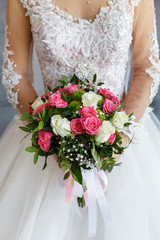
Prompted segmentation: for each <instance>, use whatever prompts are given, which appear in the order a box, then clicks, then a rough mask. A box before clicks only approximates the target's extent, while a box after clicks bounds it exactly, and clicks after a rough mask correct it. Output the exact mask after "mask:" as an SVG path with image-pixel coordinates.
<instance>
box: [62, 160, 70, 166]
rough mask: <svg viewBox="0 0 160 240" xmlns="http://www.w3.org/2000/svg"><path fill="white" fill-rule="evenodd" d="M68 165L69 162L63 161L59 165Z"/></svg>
mask: <svg viewBox="0 0 160 240" xmlns="http://www.w3.org/2000/svg"><path fill="white" fill-rule="evenodd" d="M69 163H70V161H68V160H65V161H62V162H61V165H66V164H69Z"/></svg>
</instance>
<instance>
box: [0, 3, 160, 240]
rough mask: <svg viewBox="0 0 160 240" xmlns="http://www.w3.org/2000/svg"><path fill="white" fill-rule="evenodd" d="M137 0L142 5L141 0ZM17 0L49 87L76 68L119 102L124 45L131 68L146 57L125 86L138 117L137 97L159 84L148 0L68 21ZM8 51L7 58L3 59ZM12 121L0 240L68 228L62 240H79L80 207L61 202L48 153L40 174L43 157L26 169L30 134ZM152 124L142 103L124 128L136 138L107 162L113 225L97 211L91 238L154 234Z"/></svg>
mask: <svg viewBox="0 0 160 240" xmlns="http://www.w3.org/2000/svg"><path fill="white" fill-rule="evenodd" d="M144 1H145V4H144V3H141V2H144ZM21 2H22V4H23V7H24V8H25V9H26V14H27V16H29V19H30V23H31V30H32V35H33V41H34V44H35V49H36V51H37V55H38V59H39V64H40V67H41V71H42V76H43V80H44V85H45V87H47V85H50V86H51V87H54V86H55V85H56V84H57V83H56V81H55V80H56V79H57V78H59V77H60V76H61V75H62V74H64V75H66V76H68V77H70V76H72V75H73V73H74V72H76V74H77V75H78V76H79V77H81V78H84V77H88V78H89V79H91V78H92V76H93V74H94V73H95V72H96V73H97V76H98V80H99V81H104V83H105V87H107V88H110V90H111V91H113V92H114V93H115V94H116V95H117V96H118V97H119V99H121V100H122V98H123V96H124V92H125V80H124V79H125V73H126V64H127V61H128V53H129V48H130V47H131V46H133V52H134V53H133V55H134V58H135V66H137V65H138V64H140V63H141V62H142V63H144V65H145V63H146V59H147V60H148V61H149V64H148V62H147V64H146V66H144V67H142V68H143V69H142V70H143V71H142V72H141V71H140V73H139V72H137V74H135V75H134V77H133V81H132V82H133V83H132V84H133V85H132V86H139V88H138V87H137V88H136V92H134V91H131V93H130V101H128V102H129V103H130V105H129V108H130V109H134V110H135V113H136V114H137V115H136V117H137V116H138V115H140V114H142V112H143V111H144V109H143V107H142V105H143V104H142V102H143V101H146V95H147V99H150V102H151V101H152V99H153V97H154V96H155V94H156V92H157V89H158V85H159V81H160V62H159V60H158V54H159V52H158V43H157V35H156V25H155V20H154V18H152V17H153V15H154V9H153V6H152V1H149V0H142V1H141V0H131V1H129V0H110V1H108V5H107V6H104V7H102V8H101V10H100V12H99V14H98V15H97V17H96V19H95V20H94V21H92V22H90V21H89V20H84V19H78V22H77V21H76V22H75V19H73V17H72V16H71V15H69V14H67V13H65V11H62V10H60V9H59V8H58V7H55V6H54V5H53V3H51V1H50V0H45V1H43V0H35V1H34V0H21ZM139 4H142V5H143V4H144V5H143V6H145V7H144V9H142V10H141V14H142V15H143V13H144V16H146V15H147V13H146V10H148V11H149V13H150V14H151V15H149V14H148V15H147V18H150V19H149V24H150V25H151V26H152V27H149V26H150V25H149V24H143V27H144V29H141V28H140V27H139V28H138V26H139V24H141V21H142V22H143V19H141V18H140V17H137V19H138V20H137V22H138V21H139V22H140V23H138V24H137V22H136V23H135V29H139V30H134V27H133V20H134V19H135V14H138V8H139V6H140V5H139ZM147 4H148V6H147ZM135 8H136V9H137V10H136V11H134V9H135ZM150 16H151V17H150ZM14 17H15V16H14ZM134 21H136V20H134ZM144 21H145V20H144ZM8 29H9V30H8ZM10 29H11V27H10V26H8V27H7V28H6V32H7V31H8V32H7V33H8V34H7V36H8V37H6V45H5V52H4V67H3V84H4V86H5V87H6V90H7V93H8V99H9V101H10V102H11V103H12V104H13V106H16V105H17V104H18V93H19V92H20V91H21V87H19V89H17V91H12V90H13V88H14V86H16V85H17V84H19V82H20V81H22V80H23V79H22V78H23V77H22V76H21V75H20V74H19V72H18V71H17V72H16V69H17V68H16V64H17V63H16V53H15V52H14V49H12V43H11V41H10V36H13V32H11V33H10V32H9V31H11V30H10ZM133 30H134V31H135V32H133ZM140 30H141V31H140ZM136 31H137V34H138V35H137V36H138V37H137V38H136ZM133 33H134V34H133ZM144 35H145V37H144ZM132 39H134V40H133V41H132ZM145 41H146V42H148V41H149V43H152V44H148V43H147V44H148V45H147V44H146V45H147V46H146V48H147V51H144V48H145V47H144V45H145ZM13 46H14V44H13ZM137 46H139V48H138V47H137ZM143 54H144V55H145V56H144V57H143V56H142V55H143ZM11 56H15V58H14V59H11ZM143 60H144V61H143ZM136 61H137V62H136ZM136 63H137V65H136ZM137 69H138V67H137V68H136V70H137ZM146 76H147V77H146ZM137 79H139V82H138V80H137ZM24 81H25V80H24ZM144 82H146V84H145V85H144ZM135 83H136V84H135ZM134 84H135V85H134ZM147 84H150V93H148V91H146V90H145V91H144V92H143V90H144V89H143V88H144V86H146V85H147ZM137 91H139V97H138V98H137V95H136V93H137ZM141 96H142V97H141ZM143 99H144V100H143ZM132 100H133V101H132ZM132 107H133V108H132ZM144 108H145V104H144ZM142 115H143V114H142ZM19 124H20V125H21V124H22V123H20V122H19V121H18V120H17V119H15V120H13V121H12V123H11V124H10V126H9V127H8V128H7V130H6V131H5V133H4V134H3V136H2V137H1V140H0V239H1V240H64V239H65V234H66V232H67V229H68V228H69V227H71V231H72V234H71V236H70V238H69V239H70V240H75V239H76V240H86V239H87V231H88V212H87V208H86V209H82V210H81V213H82V216H83V217H82V218H81V217H80V216H79V215H77V213H75V212H74V211H73V212H72V216H71V215H70V204H67V203H65V188H64V186H63V185H62V183H61V181H60V176H62V170H61V169H59V167H58V165H57V163H56V160H55V159H54V158H53V157H49V159H48V167H47V169H46V170H44V171H41V169H42V167H43V164H44V159H43V158H40V159H39V162H38V163H37V165H36V166H34V164H33V160H32V159H33V156H32V154H30V153H27V152H25V148H26V147H27V146H29V145H30V139H29V138H26V139H25V140H24V141H23V142H22V143H21V144H20V141H21V139H22V138H23V137H24V133H23V132H22V131H21V130H20V129H19V128H18V126H19ZM158 126H159V122H158V120H156V117H155V116H154V114H153V113H151V112H150V111H149V108H148V109H147V110H146V113H145V114H144V115H143V120H142V119H141V121H140V123H139V124H136V126H135V128H134V129H131V132H130V133H131V134H132V135H133V136H134V139H136V141H138V142H137V143H132V144H131V145H130V146H129V148H128V149H126V150H125V153H124V155H123V156H122V158H121V160H120V161H121V162H122V166H121V167H115V169H114V170H113V172H111V173H110V174H108V181H109V184H108V187H107V191H106V193H105V194H106V197H107V199H108V203H109V207H110V211H111V214H112V218H113V220H114V224H113V225H112V226H105V225H104V222H103V218H102V216H101V213H100V211H99V209H98V221H97V222H98V225H97V234H96V237H94V238H93V239H94V240H159V239H160V227H159V224H160V129H158ZM137 139H138V140H137ZM68 231H69V230H68Z"/></svg>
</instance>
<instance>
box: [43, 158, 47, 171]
mask: <svg viewBox="0 0 160 240" xmlns="http://www.w3.org/2000/svg"><path fill="white" fill-rule="evenodd" d="M46 167H47V157H45V163H44V166H43V168H42V171H43V170H44V169H45V168H46Z"/></svg>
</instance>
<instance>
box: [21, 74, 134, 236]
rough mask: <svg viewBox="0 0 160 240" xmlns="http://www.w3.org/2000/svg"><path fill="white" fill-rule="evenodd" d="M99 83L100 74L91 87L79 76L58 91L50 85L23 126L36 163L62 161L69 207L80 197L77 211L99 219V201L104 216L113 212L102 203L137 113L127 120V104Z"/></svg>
mask: <svg viewBox="0 0 160 240" xmlns="http://www.w3.org/2000/svg"><path fill="white" fill-rule="evenodd" d="M96 78H97V77H96V74H95V75H94V77H93V82H92V83H90V81H89V80H87V79H85V81H82V80H80V79H79V78H78V77H77V76H76V75H74V76H72V77H71V79H70V80H69V81H68V79H67V77H65V76H62V79H61V80H57V81H58V82H59V83H60V85H59V86H58V87H56V88H54V89H51V88H50V87H49V86H48V92H47V93H46V94H45V95H43V96H41V97H37V98H36V99H35V100H34V101H33V102H32V103H30V109H29V112H28V113H25V114H23V115H22V117H21V120H22V121H27V122H28V124H27V125H25V127H24V126H23V127H20V129H21V130H23V131H25V132H27V133H28V134H27V135H26V136H28V135H29V134H31V135H32V136H31V140H32V146H30V147H27V148H26V149H25V150H26V151H27V152H31V153H34V164H36V163H37V161H38V157H39V156H44V158H45V163H44V166H43V170H44V169H45V168H46V167H47V157H48V156H50V155H53V154H57V156H58V159H57V162H58V164H59V166H60V167H61V168H62V170H63V171H64V178H63V180H64V181H65V185H66V202H71V201H73V198H75V197H76V198H77V202H78V206H81V207H87V206H88V210H89V205H92V209H90V210H89V211H90V218H91V215H92V214H93V218H94V219H96V218H95V216H94V214H95V211H96V210H95V209H96V205H95V207H93V202H94V204H96V203H95V199H97V201H98V202H99V205H100V208H101V212H102V215H103V214H104V212H105V209H106V212H107V214H108V210H107V208H108V207H107V205H105V204H106V203H105V201H102V199H103V200H104V191H103V190H104V189H105V188H106V187H107V178H106V174H105V172H106V171H108V172H111V171H112V169H113V167H114V166H119V165H120V164H121V163H118V164H117V163H116V162H115V158H114V157H113V154H120V155H121V154H122V153H123V151H124V147H123V146H122V131H123V130H125V129H126V128H127V127H128V126H129V125H130V124H131V123H130V120H131V118H132V114H131V115H129V116H128V115H127V114H126V113H125V111H124V110H123V106H124V103H123V104H121V103H120V102H119V100H118V98H117V97H116V96H115V95H114V94H113V93H112V92H111V91H110V90H109V89H106V88H101V86H102V85H103V83H102V82H97V81H96ZM100 180H101V181H100ZM102 182H103V184H102ZM73 189H75V192H76V193H74V192H73ZM94 198H95V199H94ZM102 202H103V204H102ZM89 203H90V204H89ZM102 205H103V206H102ZM107 214H106V213H105V215H104V216H103V217H104V220H105V219H106V215H107ZM95 221H96V220H95ZM107 221H108V220H107ZM92 222H93V221H92ZM92 230H93V226H92ZM93 231H94V230H93ZM93 231H92V232H93Z"/></svg>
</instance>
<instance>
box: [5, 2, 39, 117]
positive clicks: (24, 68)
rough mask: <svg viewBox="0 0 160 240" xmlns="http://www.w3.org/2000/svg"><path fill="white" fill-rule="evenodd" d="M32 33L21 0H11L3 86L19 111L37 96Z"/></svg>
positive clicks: (8, 8)
mask: <svg viewBox="0 0 160 240" xmlns="http://www.w3.org/2000/svg"><path fill="white" fill-rule="evenodd" d="M31 52H32V34H31V30H30V22H29V18H28V17H26V16H25V9H24V8H23V6H22V4H21V3H20V1H19V0H8V2H7V18H6V36H5V47H4V64H3V70H2V83H3V85H4V87H5V89H6V91H7V96H8V100H9V102H10V103H11V104H12V105H13V107H14V108H16V109H17V110H18V111H19V112H21V113H24V112H26V111H28V102H29V101H32V100H33V99H34V98H35V96H36V95H37V94H36V92H35V90H34V88H33V87H32V69H31V60H30V59H31V58H30V57H31V55H32V54H31Z"/></svg>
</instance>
